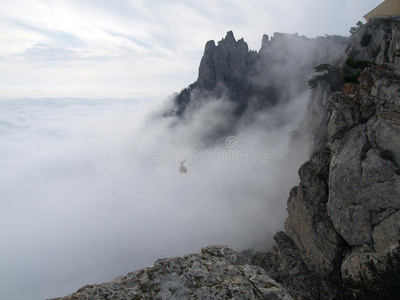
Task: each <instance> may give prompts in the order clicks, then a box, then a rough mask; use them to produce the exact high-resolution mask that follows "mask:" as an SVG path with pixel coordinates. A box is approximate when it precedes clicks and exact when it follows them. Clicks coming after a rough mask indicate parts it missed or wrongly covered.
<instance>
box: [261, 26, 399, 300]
mask: <svg viewBox="0 0 400 300" xmlns="http://www.w3.org/2000/svg"><path fill="white" fill-rule="evenodd" d="M399 24H400V22H399V21H397V20H380V21H374V22H372V23H371V24H367V25H364V26H363V27H362V28H361V29H360V31H359V32H358V34H357V35H356V36H355V37H354V39H353V42H352V44H351V45H350V46H349V47H348V49H347V50H346V53H347V55H350V54H351V55H354V56H352V57H355V58H356V59H366V60H372V61H375V62H377V63H382V62H391V63H392V64H386V65H385V64H383V65H378V66H374V67H370V68H367V69H365V70H364V71H363V72H362V73H361V76H360V77H359V78H358V81H359V83H358V84H350V83H349V84H345V85H344V86H343V89H342V90H341V91H339V92H336V93H333V94H332V92H331V91H329V89H328V86H327V85H326V84H323V83H320V84H319V85H318V86H317V88H316V89H315V90H314V91H313V92H312V94H311V99H310V102H309V107H308V112H309V113H308V125H309V128H310V130H311V133H312V134H313V139H314V145H313V147H314V149H313V151H312V155H311V157H310V160H309V161H307V162H306V163H304V164H303V165H302V167H301V168H300V170H299V176H300V184H299V186H297V187H295V188H293V189H292V191H291V193H290V196H289V199H288V218H287V220H286V222H285V233H278V234H277V236H276V244H275V246H274V247H273V248H272V250H271V251H270V252H269V253H266V254H261V253H258V254H256V255H255V256H254V257H253V262H254V263H255V264H257V265H260V266H262V267H263V268H265V269H266V270H267V272H268V274H269V275H271V277H272V278H275V279H276V280H277V281H279V282H282V283H283V285H284V286H285V287H286V288H287V289H288V290H289V292H290V293H291V294H292V295H293V296H295V297H296V298H299V299H301V298H303V299H336V298H337V297H338V296H339V295H340V293H341V291H340V289H341V284H342V282H346V280H347V279H352V280H354V281H353V282H356V283H357V281H359V280H361V279H362V277H363V276H366V277H365V278H370V279H374V280H375V279H377V278H374V276H376V275H372V274H371V269H370V268H369V265H370V264H371V263H372V264H374V265H375V267H376V269H377V270H384V267H385V265H386V259H387V255H388V253H391V252H393V251H397V247H398V246H399V241H400V161H399V155H400V138H399V133H400V65H398V64H397V63H394V62H396V60H397V58H396V51H397V50H396V51H395V50H394V49H399V48H400V44H399ZM365 34H368V35H369V34H370V35H371V42H370V44H369V45H368V46H361V45H360V41H361V39H362V37H363V36H364V35H365ZM347 57H348V56H347ZM345 60H346V56H344V57H342V62H340V63H339V64H338V65H340V64H343V63H344V61H345ZM283 235H284V236H285V240H286V242H285V243H284V246H282V242H280V241H279V240H280V239H281V238H282V236H283ZM288 252H291V253H296V255H294V256H293V255H292V257H296V259H295V260H296V263H295V264H288V259H287V256H288V255H287V254H286V255H285V253H288ZM281 274H291V275H290V277H291V279H290V280H287V279H286V280H285V279H283V278H282V275H281ZM288 276H289V275H288ZM302 282H312V283H314V284H315V286H318V288H315V289H314V292H313V293H312V294H310V291H311V290H312V289H310V288H308V287H306V286H302ZM318 282H319V283H318Z"/></svg>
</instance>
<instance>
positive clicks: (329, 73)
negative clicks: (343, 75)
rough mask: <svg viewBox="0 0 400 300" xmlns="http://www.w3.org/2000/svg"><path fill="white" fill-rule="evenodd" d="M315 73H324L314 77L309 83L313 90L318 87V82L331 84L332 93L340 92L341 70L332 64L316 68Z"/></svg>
mask: <svg viewBox="0 0 400 300" xmlns="http://www.w3.org/2000/svg"><path fill="white" fill-rule="evenodd" d="M314 70H315V72H317V73H322V74H318V75H314V76H313V77H311V79H310V80H309V81H308V86H309V87H310V88H311V89H313V88H315V87H316V86H317V84H318V82H320V81H325V82H327V83H328V84H329V87H330V89H331V90H332V91H337V90H340V88H341V80H340V69H339V68H338V67H334V66H332V65H330V64H320V65H318V66H316V67H315V68H314Z"/></svg>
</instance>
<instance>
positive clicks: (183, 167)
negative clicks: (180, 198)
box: [179, 162, 187, 173]
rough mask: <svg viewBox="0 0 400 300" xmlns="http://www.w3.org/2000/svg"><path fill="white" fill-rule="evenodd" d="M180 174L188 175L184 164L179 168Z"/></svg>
mask: <svg viewBox="0 0 400 300" xmlns="http://www.w3.org/2000/svg"><path fill="white" fill-rule="evenodd" d="M179 173H187V167H185V166H184V165H183V162H181V166H180V167H179Z"/></svg>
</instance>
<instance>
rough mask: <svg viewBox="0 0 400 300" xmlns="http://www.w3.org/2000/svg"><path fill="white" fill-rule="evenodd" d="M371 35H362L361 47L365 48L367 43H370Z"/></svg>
mask: <svg viewBox="0 0 400 300" xmlns="http://www.w3.org/2000/svg"><path fill="white" fill-rule="evenodd" d="M371 39H372V35H371V34H366V33H365V34H364V35H363V36H362V38H361V41H360V45H361V46H363V47H367V46H368V45H369V43H371Z"/></svg>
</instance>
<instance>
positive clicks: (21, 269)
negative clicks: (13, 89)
mask: <svg viewBox="0 0 400 300" xmlns="http://www.w3.org/2000/svg"><path fill="white" fill-rule="evenodd" d="M307 96H308V95H302V96H301V97H298V99H297V100H296V101H294V102H292V103H291V105H290V106H287V107H285V108H282V107H281V108H280V109H279V112H278V110H275V111H273V112H270V113H269V114H264V115H260V116H259V117H258V121H257V120H256V121H254V122H252V124H251V125H249V124H243V126H242V129H241V130H240V131H238V132H237V133H236V134H235V135H234V136H232V137H230V140H229V141H228V143H225V142H221V143H218V144H215V145H213V146H212V147H211V146H209V145H208V146H207V147H208V148H207V147H206V146H205V145H204V144H202V142H201V141H202V139H201V138H200V137H201V136H202V135H204V134H205V133H207V132H208V131H212V130H213V128H214V126H217V124H215V122H217V123H218V122H223V114H221V111H222V112H224V111H227V110H229V109H230V108H229V104H227V102H223V101H220V102H219V103H217V104H215V103H214V102H211V103H210V104H209V105H204V107H203V108H202V109H201V110H200V111H199V112H197V113H196V117H193V119H189V120H186V121H185V122H182V123H179V122H178V123H176V121H175V120H173V119H171V118H160V117H159V115H160V114H158V113H157V112H159V110H160V106H163V105H165V104H164V103H158V102H154V101H145V100H118V99H103V100H93V99H1V100H0V112H1V113H0V175H1V176H0V178H1V180H0V237H1V253H2V255H1V256H0V266H1V267H0V291H1V298H2V299H7V300H28V299H29V300H39V299H45V298H53V297H59V296H63V295H67V294H69V293H72V292H74V291H76V290H77V289H78V288H80V287H81V286H83V285H85V284H91V283H101V282H104V281H109V280H112V279H113V278H115V277H117V276H119V275H123V274H126V273H128V272H130V271H133V270H136V269H139V268H143V267H147V266H151V265H153V263H154V262H155V260H157V259H159V258H164V257H170V256H177V255H183V254H187V253H191V252H199V251H200V249H201V248H202V247H204V246H207V245H211V244H227V245H229V246H231V247H233V248H234V249H236V250H244V249H248V248H254V249H256V250H267V249H268V246H270V245H271V239H272V236H273V234H274V233H275V232H276V231H278V230H280V229H282V228H283V221H284V219H285V216H286V210H285V208H286V199H287V196H288V194H289V191H290V188H291V187H292V186H293V185H295V184H297V182H298V178H297V168H298V165H299V163H300V162H299V161H296V162H294V163H293V162H291V163H290V162H289V158H288V153H289V145H290V133H291V132H292V131H293V130H295V129H296V128H297V126H298V123H299V122H300V120H301V118H302V116H303V115H304V110H305V109H304V108H305V107H306V105H305V103H306V101H307ZM155 112H156V113H155ZM282 113H285V114H293V116H294V117H293V118H292V122H291V123H290V124H286V125H280V127H279V128H276V127H275V126H274V124H276V123H277V119H279V117H280V114H282ZM213 122H214V123H213ZM187 150H191V151H195V152H196V153H198V154H199V157H200V158H202V159H203V160H202V161H201V163H199V162H197V163H196V161H194V160H190V159H188V160H187V162H185V164H186V165H187V166H188V173H187V174H181V173H179V172H178V169H179V163H180V160H181V157H182V155H183V154H184V153H185V151H187ZM206 150H211V153H210V154H209V156H207V159H205V160H204V158H205V157H206V156H205V153H206ZM295 150H296V149H295ZM138 151H142V152H141V153H145V155H144V156H145V158H144V159H142V160H135V158H137V157H136V156H135V155H137V153H139V152H138ZM152 151H153V152H152ZM215 151H220V153H222V157H223V156H224V155H225V156H226V157H227V160H222V161H221V160H218V159H216V156H215V155H214V154H215V153H216V152H215ZM221 151H222V152H221ZM224 151H225V152H224ZM240 151H242V153H246V155H244V156H241V158H240V159H239V158H238V157H239V156H238V153H239V152H240ZM298 151H303V150H300V149H299V150H298ZM155 152H156V153H158V156H157V161H154V156H151V155H149V153H155ZM165 153H173V154H175V155H176V157H177V158H176V159H173V160H168V161H166V160H165V158H164V156H163V155H164V154H165ZM192 153H193V152H192ZM252 153H253V154H254V156H253V157H252V156H251V155H252ZM260 153H263V155H261V156H260ZM297 154H299V153H297ZM300 154H301V153H300ZM169 155H170V154H169ZM228 155H231V156H228ZM300 156H301V157H302V155H300ZM168 157H170V158H171V157H173V156H168Z"/></svg>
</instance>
